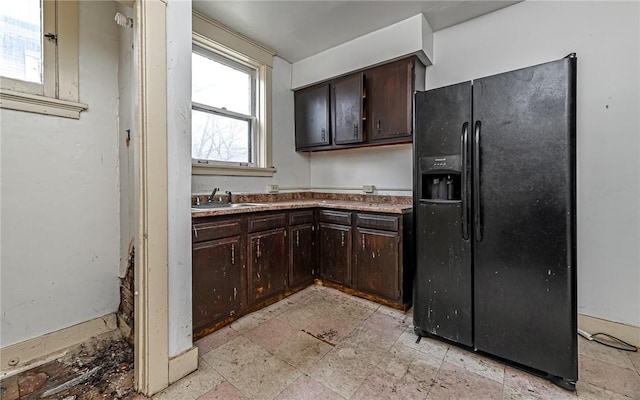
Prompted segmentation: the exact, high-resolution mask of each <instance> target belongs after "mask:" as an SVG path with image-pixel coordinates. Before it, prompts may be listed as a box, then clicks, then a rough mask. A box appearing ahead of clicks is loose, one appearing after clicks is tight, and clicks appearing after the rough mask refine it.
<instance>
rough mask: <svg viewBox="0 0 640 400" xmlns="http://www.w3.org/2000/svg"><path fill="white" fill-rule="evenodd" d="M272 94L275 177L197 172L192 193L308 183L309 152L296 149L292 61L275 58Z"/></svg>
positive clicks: (236, 190)
mask: <svg viewBox="0 0 640 400" xmlns="http://www.w3.org/2000/svg"><path fill="white" fill-rule="evenodd" d="M271 98H272V110H271V113H272V119H271V135H272V149H273V150H272V155H273V166H274V167H276V169H277V172H276V174H275V175H274V176H273V177H272V178H258V177H237V176H204V175H194V176H193V177H192V178H191V183H192V185H191V190H192V192H193V193H200V194H204V193H211V190H212V189H213V188H214V187H219V188H220V190H222V191H225V190H230V191H232V192H247V193H256V192H265V190H266V188H267V184H278V185H280V186H288V187H307V186H308V185H309V156H308V155H307V154H305V153H296V152H295V141H294V124H293V91H292V90H291V64H289V63H288V62H287V61H285V60H283V59H281V58H279V57H274V59H273V73H272V97H271Z"/></svg>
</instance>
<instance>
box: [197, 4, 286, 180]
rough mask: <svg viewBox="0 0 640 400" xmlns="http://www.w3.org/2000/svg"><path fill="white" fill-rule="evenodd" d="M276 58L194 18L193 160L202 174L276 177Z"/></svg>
mask: <svg viewBox="0 0 640 400" xmlns="http://www.w3.org/2000/svg"><path fill="white" fill-rule="evenodd" d="M273 55H274V53H273V52H272V51H271V50H269V49H266V48H264V47H262V46H260V45H259V44H257V43H255V42H253V41H252V40H251V39H248V38H246V37H244V36H242V35H240V34H238V33H237V32H233V31H231V30H230V29H228V28H226V27H224V26H222V25H220V24H218V23H217V22H215V21H213V20H211V19H209V18H208V17H206V16H203V15H201V14H199V13H197V12H194V14H193V51H192V84H191V85H192V94H191V100H192V111H191V138H192V142H191V157H192V161H193V168H192V173H193V174H196V175H202V174H206V175H244V176H272V175H273V174H274V172H275V168H273V166H272V164H271V136H270V130H271V129H270V117H271V115H270V114H271V66H272V62H273Z"/></svg>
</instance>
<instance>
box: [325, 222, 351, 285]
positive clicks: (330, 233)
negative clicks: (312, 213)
mask: <svg viewBox="0 0 640 400" xmlns="http://www.w3.org/2000/svg"><path fill="white" fill-rule="evenodd" d="M351 232H352V231H351V226H346V225H335V224H328V223H324V222H320V224H319V229H318V236H319V237H318V244H319V246H318V251H319V252H320V268H321V271H322V276H323V277H324V279H327V280H329V281H332V282H335V283H339V284H341V285H345V286H351V240H352V238H351Z"/></svg>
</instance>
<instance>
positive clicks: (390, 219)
mask: <svg viewBox="0 0 640 400" xmlns="http://www.w3.org/2000/svg"><path fill="white" fill-rule="evenodd" d="M356 225H357V226H359V227H362V228H372V229H381V230H385V231H397V230H398V227H399V225H400V222H399V218H398V217H396V216H392V215H378V214H358V215H357V216H356Z"/></svg>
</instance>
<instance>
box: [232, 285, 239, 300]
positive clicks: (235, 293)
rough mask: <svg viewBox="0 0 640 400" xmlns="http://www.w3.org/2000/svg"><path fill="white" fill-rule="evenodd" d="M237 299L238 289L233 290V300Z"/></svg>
mask: <svg viewBox="0 0 640 400" xmlns="http://www.w3.org/2000/svg"><path fill="white" fill-rule="evenodd" d="M236 297H238V288H233V298H234V299H235V298H236Z"/></svg>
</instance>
